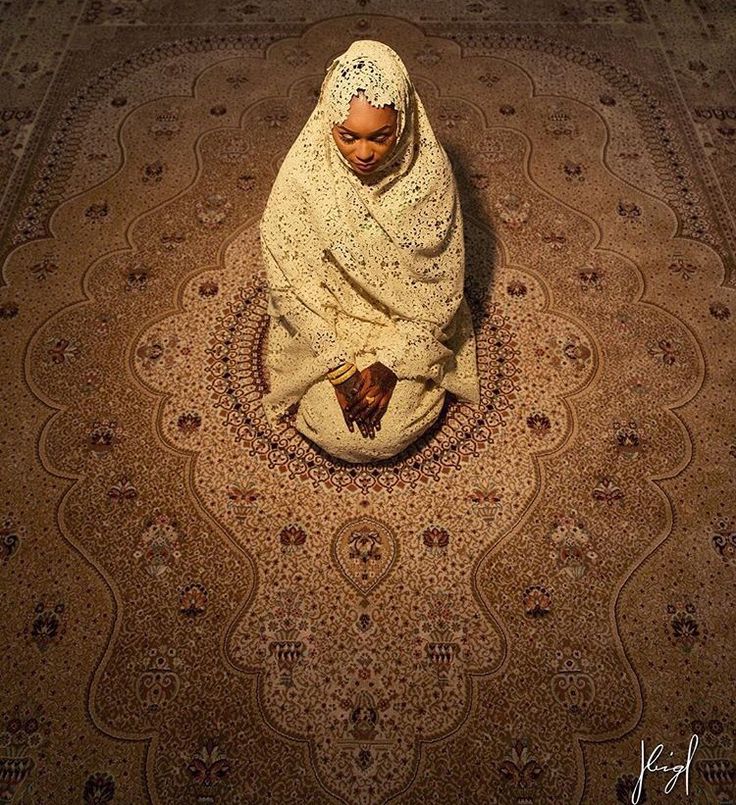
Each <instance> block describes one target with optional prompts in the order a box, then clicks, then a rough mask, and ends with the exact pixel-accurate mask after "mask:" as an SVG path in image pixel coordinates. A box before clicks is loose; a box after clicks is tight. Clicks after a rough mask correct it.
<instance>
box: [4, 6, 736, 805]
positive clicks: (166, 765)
mask: <svg viewBox="0 0 736 805" xmlns="http://www.w3.org/2000/svg"><path fill="white" fill-rule="evenodd" d="M0 14H2V15H3V16H2V25H1V26H0V43H2V50H1V51H0V52H2V53H3V54H4V61H3V64H4V67H3V73H2V88H3V89H2V92H3V97H4V98H5V100H4V101H3V103H4V104H5V105H6V106H5V108H3V120H2V123H0V125H1V126H2V131H0V135H2V136H1V137H0V149H1V150H0V173H1V174H2V176H3V188H4V196H3V201H2V206H1V207H0V226H2V227H3V228H2V233H3V234H2V241H1V243H0V246H1V249H2V251H1V254H2V259H3V283H4V287H3V288H2V299H0V328H1V329H2V339H3V344H4V349H3V350H2V353H0V354H1V356H2V357H1V360H2V367H3V373H4V374H3V376H4V387H5V391H6V402H5V405H4V409H3V414H4V421H3V437H2V438H3V454H4V466H5V469H6V471H5V472H4V473H3V487H2V492H3V499H2V503H3V507H4V510H3V524H2V528H3V532H2V542H1V543H0V544H1V545H2V553H1V554H0V557H1V562H2V563H1V564H0V574H2V575H1V576H0V581H1V584H0V601H1V602H2V607H3V613H4V617H3V620H2V632H1V634H2V638H3V640H4V643H5V645H6V647H7V648H6V661H5V663H4V666H5V667H4V674H3V686H2V698H1V699H0V714H1V716H2V722H1V723H0V735H1V736H2V738H1V740H0V802H12V803H25V804H26V805H30V803H34V805H35V803H60V804H61V805H63V804H64V803H72V802H84V803H95V804H96V805H101V804H102V803H132V804H133V805H137V803H149V802H152V803H202V804H204V803H213V805H214V804H215V803H217V805H220V804H222V805H224V804H225V803H265V802H271V803H278V804H280V803H333V802H334V803H337V802H343V803H361V805H362V804H365V805H369V804H372V803H384V802H389V801H390V802H400V803H424V804H428V803H437V805H440V804H442V805H444V804H445V803H484V804H485V803H533V804H536V803H573V802H585V803H589V804H590V805H599V804H600V803H604V804H605V803H619V802H620V803H624V802H630V801H631V800H632V794H633V793H634V789H635V784H636V780H637V777H638V776H639V772H640V768H641V751H642V750H641V746H642V742H644V744H645V746H646V749H647V754H648V753H649V752H651V751H652V750H654V748H655V746H656V745H657V744H659V743H662V744H663V745H664V754H663V756H662V758H663V759H661V760H660V764H664V763H665V762H669V763H670V764H673V763H675V762H683V761H684V759H685V757H686V755H687V751H688V744H689V742H690V741H691V736H692V735H693V734H697V735H698V737H699V744H698V748H697V752H696V753H695V755H694V756H693V762H692V767H691V769H690V777H689V797H688V796H686V790H685V779H684V776H683V778H682V779H680V780H679V781H676V784H675V785H674V787H673V788H672V791H671V792H670V793H665V786H666V784H667V782H668V780H669V778H670V777H671V774H668V773H666V772H662V771H659V772H655V771H652V772H650V773H649V774H647V775H645V780H644V791H643V792H642V793H641V797H640V799H639V801H640V802H648V803H658V802H662V803H676V802H688V803H689V802H694V803H728V802H733V801H734V799H735V798H736V765H735V764H736V757H735V755H734V740H735V738H736V721H735V719H736V709H735V707H734V698H733V693H734V689H733V681H731V682H730V683H729V682H728V680H729V679H731V680H733V678H734V675H735V674H736V662H735V656H734V655H735V649H734V640H733V634H734V629H736V622H735V621H736V619H735V618H734V614H733V606H732V604H728V601H729V600H731V601H732V599H733V589H734V570H735V568H736V504H735V503H734V501H736V492H735V490H734V487H735V486H736V410H735V407H734V404H733V400H734V396H733V395H734V378H735V377H736V371H735V369H736V365H735V364H736V353H735V350H734V338H735V337H736V333H735V332H734V324H735V323H736V298H735V296H734V283H733V277H734V271H735V269H736V261H735V259H734V254H735V247H736V225H735V224H734V217H733V216H734V211H736V162H735V155H736V128H734V126H736V123H735V122H734V121H735V120H736V105H735V104H736V99H735V95H736V93H734V69H735V68H736V64H734V54H735V53H736V48H735V47H734V33H735V32H736V12H734V11H730V10H729V4H726V3H722V4H720V5H719V4H718V3H717V2H712V1H711V0H707V2H705V1H704V2H701V3H699V4H698V5H697V6H696V5H692V4H687V3H685V2H684V0H683V1H682V2H681V1H680V0H671V2H667V0H653V2H650V3H647V4H646V5H642V4H641V3H640V2H639V0H613V1H612V2H610V3H607V2H603V0H600V1H599V0H579V2H575V0H570V1H569V2H554V3H544V2H540V0H525V2H520V3H518V4H517V3H504V2H501V1H500V0H481V2H472V3H470V2H467V3H466V2H463V3H444V4H443V3H439V2H435V3H431V2H418V1H417V2H414V3H405V4H403V5H402V6H401V7H400V8H398V9H397V7H396V4H392V3H388V2H374V0H358V2H357V3H337V2H323V3H320V4H314V3H312V4H307V3H289V4H287V3H273V4H271V5H270V6H266V5H259V4H257V3H253V4H251V3H245V2H241V1H240V0H229V1H228V2H226V3H225V4H224V5H221V6H215V5H208V4H204V3H201V4H198V3H195V2H191V0H188V1H187V2H183V3H179V2H176V3H175V2H172V0H157V1H156V0H118V1H117V2H114V1H113V0H72V1H71V2H70V1H69V0H66V2H60V3H57V4H42V3H40V2H39V3H34V2H31V0H16V1H15V2H9V3H6V4H4V9H3V10H2V11H0ZM367 38H370V39H379V40H381V41H383V42H386V43H387V44H389V45H391V46H392V47H393V48H395V49H396V50H397V51H398V52H399V54H400V55H401V56H402V58H403V60H404V61H405V63H406V65H407V68H408V70H409V72H410V74H411V76H412V78H413V80H414V81H415V84H416V86H417V88H418V91H419V93H420V96H421V97H422V100H423V101H424V104H425V106H426V108H427V111H428V113H429V115H430V118H431V120H432V121H433V125H434V127H435V131H436V132H437V134H438V136H439V138H440V140H441V141H442V142H443V144H444V145H445V147H446V149H447V151H448V153H449V154H450V157H451V159H452V162H453V165H454V167H455V171H456V175H457V177H458V183H459V186H460V191H461V198H462V204H463V214H464V221H465V232H466V250H467V255H468V278H467V294H468V298H469V301H470V303H471V307H472V310H473V316H474V323H475V328H476V333H477V338H478V362H479V368H480V371H481V390H482V404H481V406H479V407H477V406H472V405H468V404H465V403H460V402H458V401H457V400H455V399H450V398H448V403H447V405H446V408H445V410H444V411H443V414H442V416H441V419H440V421H439V423H438V425H437V426H436V427H434V428H433V429H432V430H431V432H429V433H427V434H426V435H425V436H424V437H422V439H421V440H420V441H419V442H417V443H416V444H415V445H414V446H413V447H412V448H411V449H410V450H408V451H406V452H405V453H403V454H401V455H400V456H398V457H397V458H396V459H394V460H391V461H387V462H382V463H380V464H376V465H351V464H347V463H343V462H340V461H336V460H334V459H331V458H330V456H328V455H327V454H325V453H323V452H322V451H320V450H319V449H317V448H315V447H314V446H313V445H312V444H311V443H309V442H308V441H307V440H306V439H304V438H303V437H302V436H301V435H300V434H299V433H298V432H297V431H296V430H295V429H294V428H293V427H292V426H291V425H290V424H285V425H284V426H283V428H282V429H281V430H280V431H278V432H274V431H272V430H271V429H270V428H269V426H268V424H267V423H266V420H265V417H264V416H263V413H262V410H261V408H260V399H261V397H262V395H263V393H264V391H265V390H266V389H267V373H266V370H265V367H264V364H263V355H264V345H265V344H266V340H267V338H268V317H267V315H266V289H265V286H264V272H263V266H262V265H261V262H260V253H259V243H258V229H257V224H258V220H259V217H260V214H261V211H262V209H263V206H264V204H265V201H266V198H267V195H268V192H269V190H270V187H271V185H272V183H273V180H274V178H275V175H276V171H277V170H278V166H279V164H280V160H281V158H283V156H284V154H285V152H286V150H287V149H288V148H289V146H290V145H291V143H292V142H293V141H294V139H295V137H296V136H297V134H298V132H299V131H300V130H301V127H302V125H303V123H304V121H305V120H306V118H307V116H308V114H309V112H310V110H311V108H312V106H313V104H314V102H315V100H316V94H317V92H318V90H319V86H320V83H321V77H322V75H323V74H324V70H325V67H326V65H327V64H328V63H329V61H330V60H331V59H332V58H333V57H334V56H336V55H337V54H338V53H340V52H342V51H343V50H345V49H346V48H347V46H348V45H349V44H350V42H351V41H353V40H354V39H367ZM670 752H672V755H669V753H670Z"/></svg>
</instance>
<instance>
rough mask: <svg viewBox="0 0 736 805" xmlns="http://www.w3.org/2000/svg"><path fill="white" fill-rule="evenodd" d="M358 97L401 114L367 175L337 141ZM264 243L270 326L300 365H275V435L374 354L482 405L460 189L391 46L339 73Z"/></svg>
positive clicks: (340, 64) (373, 50)
mask: <svg viewBox="0 0 736 805" xmlns="http://www.w3.org/2000/svg"><path fill="white" fill-rule="evenodd" d="M358 89H363V90H364V92H365V97H366V100H367V101H368V102H369V103H370V104H372V105H373V106H376V107H380V106H383V105H386V104H389V103H393V105H394V108H395V109H396V110H397V138H396V141H395V144H394V147H393V149H392V150H391V152H390V153H388V154H386V155H385V156H384V159H383V161H382V163H381V164H380V165H379V166H378V167H377V168H376V169H375V170H374V171H373V172H372V173H371V174H368V175H365V176H358V175H357V174H356V173H355V172H354V171H353V169H352V168H351V166H350V163H349V162H348V161H347V160H346V159H345V157H344V156H343V155H342V153H341V152H340V150H339V148H338V147H337V145H336V143H335V141H334V139H333V136H332V126H333V125H334V124H338V123H343V122H344V121H345V120H346V119H347V117H348V115H349V114H350V107H349V105H350V100H351V98H352V97H353V95H355V94H356V93H357V91H358ZM260 236H261V249H262V255H263V260H264V264H265V268H266V278H267V283H268V288H269V314H270V315H271V317H272V319H277V320H280V323H281V324H283V325H284V326H285V327H286V329H287V330H288V331H289V333H290V334H291V335H292V336H293V338H292V339H291V341H289V342H287V345H286V346H285V347H284V346H283V341H282V346H281V347H279V349H281V350H282V351H283V350H284V349H285V350H286V351H287V352H288V351H289V350H291V352H292V353H293V354H292V355H291V356H289V355H283V354H281V355H276V354H275V353H274V351H273V350H270V354H269V356H268V365H269V370H270V382H271V391H270V393H269V394H267V395H266V396H265V397H264V398H263V406H264V409H265V411H266V414H267V416H268V418H269V421H271V422H272V424H273V423H274V422H275V420H276V417H278V416H282V415H283V414H284V413H286V411H287V409H288V408H289V407H290V406H291V405H292V404H293V403H295V402H297V401H298V400H299V399H300V398H301V396H302V395H303V394H304V392H305V391H306V390H307V389H308V388H309V387H310V385H311V384H312V383H315V382H317V381H319V380H320V379H322V378H324V376H325V375H326V373H327V371H328V370H329V369H331V368H333V367H335V366H337V365H339V364H340V363H343V362H344V361H353V362H354V361H355V355H356V354H359V352H360V351H361V350H362V351H370V352H374V353H375V354H376V357H377V360H380V361H381V362H382V363H384V364H385V365H386V366H388V367H389V368H391V369H392V370H393V371H394V372H395V373H396V375H397V376H398V377H399V379H402V378H414V379H419V380H422V379H424V380H432V381H434V382H435V383H437V384H439V385H441V386H444V387H445V388H446V389H448V390H450V391H453V392H454V393H455V394H456V395H458V396H459V397H461V398H464V399H466V400H468V401H471V402H476V403H477V402H479V399H480V395H479V388H478V372H477V366H476V358H475V336H474V333H473V328H472V322H471V320H470V312H469V309H468V306H467V303H466V301H465V298H464V296H463V281H464V268H465V266H464V260H465V255H464V242H463V222H462V214H461V210H460V205H459V199H458V193H457V186H456V182H455V177H454V174H453V172H452V166H451V164H450V161H449V159H448V157H447V154H446V152H445V150H444V148H443V147H442V145H441V144H440V142H439V141H438V140H437V138H436V137H435V135H434V132H433V131H432V128H431V125H430V123H429V119H428V117H427V114H426V112H425V109H424V106H423V104H422V101H421V100H420V98H419V95H418V94H417V92H416V90H415V88H414V86H413V85H412V83H411V80H410V78H409V76H408V74H407V72H406V68H405V67H404V64H403V63H402V61H401V59H400V58H399V56H398V55H397V54H396V53H395V52H394V51H393V50H392V49H391V48H390V47H388V46H387V45H385V44H383V43H381V42H377V41H373V40H358V41H356V42H353V43H352V45H351V46H350V47H349V48H348V50H347V51H346V52H345V53H343V54H342V55H341V56H338V57H337V58H336V59H334V60H333V61H332V63H331V64H330V66H329V67H328V69H327V73H326V75H325V78H324V80H323V83H322V87H321V91H320V95H319V100H318V102H317V105H316V107H315V109H314V110H313V112H312V114H311V115H310V117H309V119H308V120H307V122H306V124H305V126H304V128H303V129H302V131H301V133H300V134H299V136H298V137H297V139H296V141H295V142H294V144H293V145H292V147H291V148H290V149H289V151H288V153H287V154H286V157H285V158H284V160H283V162H282V165H281V167H280V169H279V172H278V175H277V177H276V180H275V182H274V185H273V188H272V190H271V194H270V196H269V199H268V202H267V204H266V208H265V211H264V213H263V216H262V218H261V222H260ZM273 324H274V322H273V321H272V326H273ZM270 340H271V339H269V341H270ZM275 341H276V339H274V344H275ZM275 349H276V346H274V350H275ZM290 357H291V358H293V359H295V360H298V363H296V364H295V363H294V361H291V360H289V358H290Z"/></svg>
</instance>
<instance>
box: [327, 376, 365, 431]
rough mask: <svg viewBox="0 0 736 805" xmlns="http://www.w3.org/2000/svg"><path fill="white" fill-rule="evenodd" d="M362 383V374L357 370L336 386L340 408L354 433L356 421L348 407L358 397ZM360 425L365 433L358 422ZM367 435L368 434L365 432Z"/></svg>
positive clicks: (346, 422) (361, 429)
mask: <svg viewBox="0 0 736 805" xmlns="http://www.w3.org/2000/svg"><path fill="white" fill-rule="evenodd" d="M361 384H362V376H361V373H360V372H355V373H354V374H353V375H352V376H351V377H349V378H348V379H347V380H346V381H344V382H343V383H339V384H338V385H337V386H335V395H336V396H337V402H338V403H339V405H340V409H341V410H342V415H343V417H344V418H345V424H346V425H347V426H348V430H349V431H350V432H351V433H353V431H354V430H355V428H354V427H353V422H354V421H355V420H354V419H353V417H352V416H351V415H350V413H349V412H348V408H349V407H350V405H351V404H352V403H353V401H354V400H355V399H357V394H358V390H359V389H360V386H361ZM358 427H359V428H360V432H361V433H363V428H362V427H361V425H360V423H358ZM363 435H364V436H365V435H366V434H365V433H363Z"/></svg>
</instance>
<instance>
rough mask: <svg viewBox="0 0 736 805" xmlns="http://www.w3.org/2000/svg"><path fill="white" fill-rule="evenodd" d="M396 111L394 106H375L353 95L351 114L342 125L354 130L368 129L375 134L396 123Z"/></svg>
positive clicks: (359, 96)
mask: <svg viewBox="0 0 736 805" xmlns="http://www.w3.org/2000/svg"><path fill="white" fill-rule="evenodd" d="M396 116H397V115H396V110H395V109H394V108H393V107H392V106H388V105H384V106H373V105H372V104H370V103H369V102H368V101H367V100H366V99H365V98H364V97H362V96H361V95H353V97H352V99H351V101H350V114H349V115H348V116H347V118H346V119H345V120H343V121H342V122H341V124H340V125H343V126H346V127H347V128H352V129H354V130H358V129H366V130H367V131H369V132H373V131H374V130H376V129H379V128H381V127H383V126H386V125H388V124H390V123H394V122H395V121H396Z"/></svg>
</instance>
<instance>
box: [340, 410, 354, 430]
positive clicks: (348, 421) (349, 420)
mask: <svg viewBox="0 0 736 805" xmlns="http://www.w3.org/2000/svg"><path fill="white" fill-rule="evenodd" d="M342 415H343V416H344V417H345V424H346V425H347V426H348V430H349V431H350V433H353V432H354V431H355V427H354V426H353V418H352V417H351V416H350V414H348V412H347V411H343V412H342Z"/></svg>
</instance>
